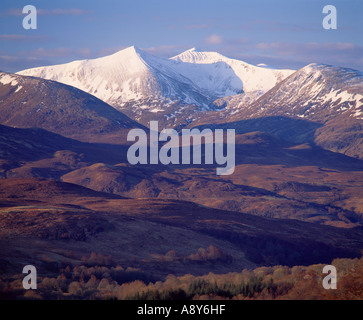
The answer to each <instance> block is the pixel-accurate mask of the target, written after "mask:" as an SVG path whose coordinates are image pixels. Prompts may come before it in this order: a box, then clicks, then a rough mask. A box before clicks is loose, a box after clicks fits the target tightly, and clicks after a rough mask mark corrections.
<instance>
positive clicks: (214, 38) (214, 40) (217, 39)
mask: <svg viewBox="0 0 363 320" xmlns="http://www.w3.org/2000/svg"><path fill="white" fill-rule="evenodd" d="M204 41H205V43H207V44H221V43H222V42H223V38H222V37H221V36H219V35H217V34H212V35H211V36H209V37H207V38H205V39H204Z"/></svg>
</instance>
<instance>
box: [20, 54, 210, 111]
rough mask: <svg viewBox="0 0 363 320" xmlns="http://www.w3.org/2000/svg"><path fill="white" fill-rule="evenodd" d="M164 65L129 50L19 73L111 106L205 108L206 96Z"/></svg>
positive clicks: (157, 59)
mask: <svg viewBox="0 0 363 320" xmlns="http://www.w3.org/2000/svg"><path fill="white" fill-rule="evenodd" d="M168 65H169V61H168V60H167V59H162V58H158V57H155V56H152V55H150V54H147V53H146V52H143V51H141V50H140V49H138V48H135V47H129V48H127V49H124V50H121V51H119V52H116V53H115V54H112V55H110V56H106V57H102V58H98V59H93V60H83V61H73V62H71V63H67V64H63V65H56V66H49V67H40V68H33V69H29V70H24V71H21V72H19V74H22V75H31V76H37V77H41V78H44V79H51V80H55V81H59V82H62V83H65V84H68V85H72V86H74V87H76V88H79V89H81V90H84V91H86V92H89V93H91V94H93V95H95V96H96V97H98V98H99V99H101V100H103V101H105V102H107V103H109V104H111V105H113V106H115V107H117V106H122V105H123V104H124V103H126V102H129V101H143V100H153V99H157V100H161V101H163V100H165V101H167V100H168V98H172V99H176V100H181V101H183V102H184V103H190V104H197V105H206V104H207V102H208V97H206V96H204V94H203V93H202V91H201V90H199V88H198V87H196V86H195V85H194V84H193V83H192V82H191V81H190V80H189V79H187V78H184V77H183V76H182V75H180V74H178V73H176V72H175V71H174V70H173V69H171V68H169V67H168Z"/></svg>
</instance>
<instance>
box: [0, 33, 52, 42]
mask: <svg viewBox="0 0 363 320" xmlns="http://www.w3.org/2000/svg"><path fill="white" fill-rule="evenodd" d="M47 39H48V37H47V36H37V35H25V34H0V40H1V41H18V42H42V41H45V40H47Z"/></svg>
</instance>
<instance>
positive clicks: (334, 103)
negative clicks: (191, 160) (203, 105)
mask: <svg viewBox="0 0 363 320" xmlns="http://www.w3.org/2000/svg"><path fill="white" fill-rule="evenodd" d="M243 99H244V97H243V96H242V95H239V96H238V95H236V96H234V97H232V98H231V99H230V100H229V101H224V102H225V104H224V105H223V107H224V108H225V110H227V111H228V110H235V112H232V113H228V112H227V111H222V112H221V113H216V112H214V113H213V112H211V113H210V114H209V115H208V116H205V117H200V118H199V119H198V121H196V122H195V123H194V125H200V124H202V123H203V124H210V123H224V126H226V127H230V128H232V127H236V128H238V130H240V131H242V132H246V125H251V123H254V125H253V126H252V128H251V129H252V130H253V131H255V130H261V131H266V130H274V132H272V131H267V132H270V133H273V134H278V135H279V136H280V137H281V138H284V139H286V140H291V141H297V142H312V141H315V142H316V143H317V144H318V145H320V146H322V147H324V148H326V149H328V150H331V151H335V152H341V153H344V154H347V155H349V156H354V157H359V158H363V121H362V120H363V74H362V72H360V71H357V70H353V69H346V68H339V67H333V66H328V65H321V64H311V65H308V66H306V67H304V68H302V69H300V70H298V71H296V72H295V73H293V74H292V75H291V76H289V77H288V78H286V79H285V80H283V81H282V82H280V83H278V84H277V85H276V86H275V87H273V88H272V89H271V90H269V91H268V92H267V93H265V94H264V95H263V96H261V97H259V98H258V99H257V100H256V101H254V102H252V103H249V104H245V105H243V107H240V105H239V104H241V103H242V102H243ZM269 119H270V120H271V121H270V120H269ZM284 119H285V120H284ZM286 119H291V120H290V122H291V121H295V122H296V124H298V122H300V124H301V125H300V127H296V126H294V127H292V126H290V129H289V128H287V130H280V131H281V132H282V133H279V132H278V131H279V128H281V127H282V126H281V125H283V123H284V122H286ZM293 119H295V120H293ZM299 119H300V121H298V120H299ZM282 120H284V121H282ZM267 122H270V124H269V125H266V123H267ZM279 122H280V125H279ZM299 128H300V129H301V130H300V129H299ZM294 131H295V132H300V135H299V136H297V135H296V134H295V133H294ZM301 133H302V134H301Z"/></svg>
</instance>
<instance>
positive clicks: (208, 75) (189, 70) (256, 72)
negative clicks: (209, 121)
mask: <svg viewBox="0 0 363 320" xmlns="http://www.w3.org/2000/svg"><path fill="white" fill-rule="evenodd" d="M171 60H173V61H176V62H178V63H177V64H176V65H175V66H174V68H175V69H176V70H177V71H178V72H179V73H181V74H182V75H184V76H185V77H187V78H189V79H191V80H192V81H193V82H194V83H196V84H198V86H199V87H201V88H203V89H204V90H208V91H210V92H213V93H214V95H215V97H216V98H221V97H226V96H231V95H235V94H239V93H251V92H260V93H264V92H267V91H268V90H270V89H271V88H272V87H274V86H275V85H276V84H277V83H278V82H281V81H282V80H283V79H285V78H286V77H288V76H289V75H291V74H292V73H293V72H295V70H277V69H269V68H264V67H256V66H254V65H251V64H248V63H246V62H243V61H240V60H236V59H230V58H227V57H225V56H223V55H221V54H219V53H217V52H203V51H198V50H197V49H195V48H192V49H190V50H187V51H185V52H183V53H181V54H179V55H177V56H175V57H172V58H171Z"/></svg>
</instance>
